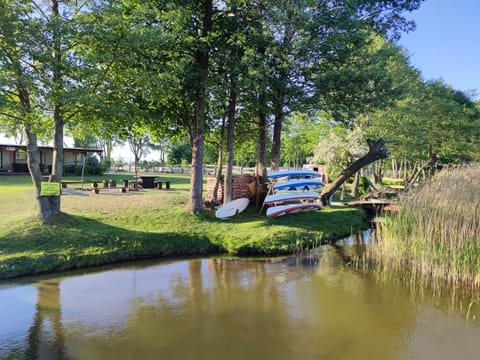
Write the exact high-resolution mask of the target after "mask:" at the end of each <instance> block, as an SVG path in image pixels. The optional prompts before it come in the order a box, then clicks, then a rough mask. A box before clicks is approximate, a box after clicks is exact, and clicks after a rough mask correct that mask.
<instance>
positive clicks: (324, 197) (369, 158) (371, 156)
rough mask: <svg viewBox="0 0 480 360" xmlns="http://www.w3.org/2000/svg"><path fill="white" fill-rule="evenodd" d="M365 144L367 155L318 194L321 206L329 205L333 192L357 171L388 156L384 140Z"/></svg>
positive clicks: (369, 141) (370, 141) (368, 141)
mask: <svg viewBox="0 0 480 360" xmlns="http://www.w3.org/2000/svg"><path fill="white" fill-rule="evenodd" d="M367 144H368V149H369V150H368V153H367V154H366V155H365V156H363V157H361V158H360V159H358V160H357V161H355V162H354V163H353V164H352V165H350V166H349V167H348V168H346V169H345V170H344V171H343V173H342V174H341V175H340V176H339V177H337V178H336V179H335V180H333V182H332V183H330V184H329V185H328V186H326V187H325V188H324V189H323V191H322V193H321V194H320V199H321V202H322V204H323V205H330V204H331V202H332V196H333V194H334V193H335V191H337V190H338V188H339V187H340V186H342V184H343V183H344V182H345V181H347V180H348V179H349V178H350V177H351V176H352V175H354V174H355V173H356V172H357V171H359V170H360V169H362V168H363V167H365V166H367V165H369V164H371V163H373V162H374V161H377V160H379V159H384V158H386V157H387V156H388V151H387V149H385V140H384V139H383V138H380V139H378V140H375V141H374V140H370V139H368V140H367Z"/></svg>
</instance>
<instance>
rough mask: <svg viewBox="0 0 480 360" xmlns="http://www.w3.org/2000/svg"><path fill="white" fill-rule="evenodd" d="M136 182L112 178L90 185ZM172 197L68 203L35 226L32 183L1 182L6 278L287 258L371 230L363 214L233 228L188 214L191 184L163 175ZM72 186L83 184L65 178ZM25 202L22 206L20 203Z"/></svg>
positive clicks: (330, 212)
mask: <svg viewBox="0 0 480 360" xmlns="http://www.w3.org/2000/svg"><path fill="white" fill-rule="evenodd" d="M124 178H132V176H131V174H107V175H105V176H104V177H101V178H99V177H97V178H93V177H89V180H96V181H100V180H103V179H115V180H117V182H118V181H120V179H124ZM159 178H160V179H161V180H162V181H170V182H171V190H168V191H167V190H153V189H152V190H150V189H146V190H144V191H141V192H128V193H126V194H121V193H120V191H119V190H118V191H117V192H116V193H115V194H114V193H112V192H111V191H113V190H111V191H110V192H109V191H101V192H100V194H98V195H94V194H92V193H90V192H85V195H62V199H61V206H62V214H61V216H59V218H58V219H56V221H54V222H52V223H50V224H41V223H40V222H39V221H37V220H35V218H34V215H35V202H34V198H33V189H32V185H31V183H30V178H29V177H10V176H4V177H0V209H1V212H2V214H6V215H5V216H2V217H0V278H9V277H14V276H21V275H30V274H38V273H45V272H56V271H62V270H67V269H75V268H81V267H87V266H97V265H102V264H109V263H115V262H120V261H128V260H134V259H142V258H148V257H162V256H180V255H207V254H213V253H219V252H228V253H231V254H236V255H281V254H291V253H293V252H295V251H298V250H303V249H305V248H310V247H313V246H315V245H318V244H320V243H321V242H322V241H326V240H330V239H335V238H338V237H341V236H345V235H349V234H351V233H352V232H357V231H359V230H360V229H362V228H364V227H365V215H364V213H363V211H361V210H357V209H351V208H329V209H324V210H322V211H319V212H307V213H301V214H292V215H290V216H285V217H281V218H276V219H268V218H267V217H266V216H265V215H264V214H261V215H259V214H258V210H256V209H254V208H249V209H247V211H245V212H243V213H242V214H240V215H239V216H236V217H235V218H232V219H231V220H228V221H223V220H219V219H217V218H215V216H214V212H213V211H206V213H205V214H204V215H203V216H194V215H192V214H190V213H189V212H188V211H186V208H187V203H188V193H189V178H188V177H186V176H180V175H169V174H160V175H159ZM65 180H72V181H73V180H78V178H74V177H66V178H65ZM19 199H21V200H19Z"/></svg>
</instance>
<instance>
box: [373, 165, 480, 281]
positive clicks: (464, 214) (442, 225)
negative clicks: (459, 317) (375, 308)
mask: <svg viewBox="0 0 480 360" xmlns="http://www.w3.org/2000/svg"><path fill="white" fill-rule="evenodd" d="M479 179H480V165H479V164H474V165H471V166H468V167H462V168H458V169H452V170H444V171H442V172H440V173H439V174H438V175H436V176H435V178H434V179H433V180H432V181H431V182H428V183H427V184H425V185H424V186H422V187H421V188H420V189H419V190H418V191H415V192H414V193H413V194H410V195H409V196H406V197H404V198H403V199H401V202H400V211H399V212H398V214H396V215H393V216H392V217H389V218H387V219H385V222H383V223H382V224H383V225H382V226H381V228H380V229H381V240H380V241H379V243H378V247H377V248H376V263H377V268H378V269H379V270H382V269H386V270H387V271H389V272H392V271H396V272H401V273H403V274H405V273H406V272H409V273H410V274H411V275H412V276H413V277H417V276H419V277H420V278H421V279H422V281H428V282H431V281H433V282H443V283H444V282H446V283H448V284H450V285H452V286H457V285H466V286H468V287H470V288H473V289H480V182H479Z"/></svg>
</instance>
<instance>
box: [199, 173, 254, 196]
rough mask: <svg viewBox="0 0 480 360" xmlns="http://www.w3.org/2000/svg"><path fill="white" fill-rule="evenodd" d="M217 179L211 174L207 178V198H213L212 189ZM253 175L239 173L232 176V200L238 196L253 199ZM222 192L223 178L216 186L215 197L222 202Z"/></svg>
mask: <svg viewBox="0 0 480 360" xmlns="http://www.w3.org/2000/svg"><path fill="white" fill-rule="evenodd" d="M216 181H217V179H216V178H215V177H213V176H211V177H208V178H207V200H213V189H214V188H215V182H216ZM255 184H256V180H255V177H254V176H252V175H239V176H233V178H232V200H235V199H239V198H243V197H246V198H249V199H253V198H254V197H255ZM223 194H224V178H222V180H221V181H220V185H219V187H218V194H217V199H218V200H219V201H220V202H222V201H223Z"/></svg>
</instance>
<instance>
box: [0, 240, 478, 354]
mask: <svg viewBox="0 0 480 360" xmlns="http://www.w3.org/2000/svg"><path fill="white" fill-rule="evenodd" d="M338 254H339V253H338V251H337V250H335V248H333V247H331V246H325V247H323V250H322V252H321V256H320V257H319V259H316V260H311V259H303V260H302V259H300V258H291V259H269V260H266V261H262V260H257V261H254V260H238V259H236V260H235V259H222V258H212V259H190V260H179V261H158V262H144V263H136V264H134V265H129V266H124V267H119V268H116V269H108V270H104V271H100V272H87V273H83V274H78V273H77V274H69V275H65V276H61V277H48V278H38V279H33V280H30V281H28V282H15V283H4V284H3V285H0V358H1V359H9V358H11V359H22V358H25V359H36V358H39V359H56V358H68V359H116V360H117V359H247V358H248V359H293V358H295V359H356V360H359V359H369V360H371V359H479V358H480V325H479V323H478V320H476V319H477V318H478V317H479V315H478V309H479V308H480V306H479V305H478V304H476V303H471V304H469V303H468V301H467V302H465V301H463V302H462V304H463V305H460V306H454V307H452V306H448V304H446V305H445V303H448V301H449V300H448V299H445V302H444V301H443V300H439V299H433V298H431V297H429V296H428V295H427V294H424V296H421V297H419V296H412V294H411V292H409V291H407V290H406V289H405V288H404V287H402V286H401V285H399V283H393V282H392V283H384V282H379V281H377V280H375V277H374V276H373V275H371V274H366V275H365V274H363V275H360V274H357V273H354V272H352V271H349V270H346V269H345V267H344V266H343V263H342V261H343V259H342V258H341V257H340V256H339V255H338ZM317 260H318V261H317ZM419 298H420V299H419ZM444 305H445V306H444ZM469 305H470V308H469V309H467V307H468V306H469ZM452 308H453V309H458V310H449V309H452ZM468 310H469V311H468Z"/></svg>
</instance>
